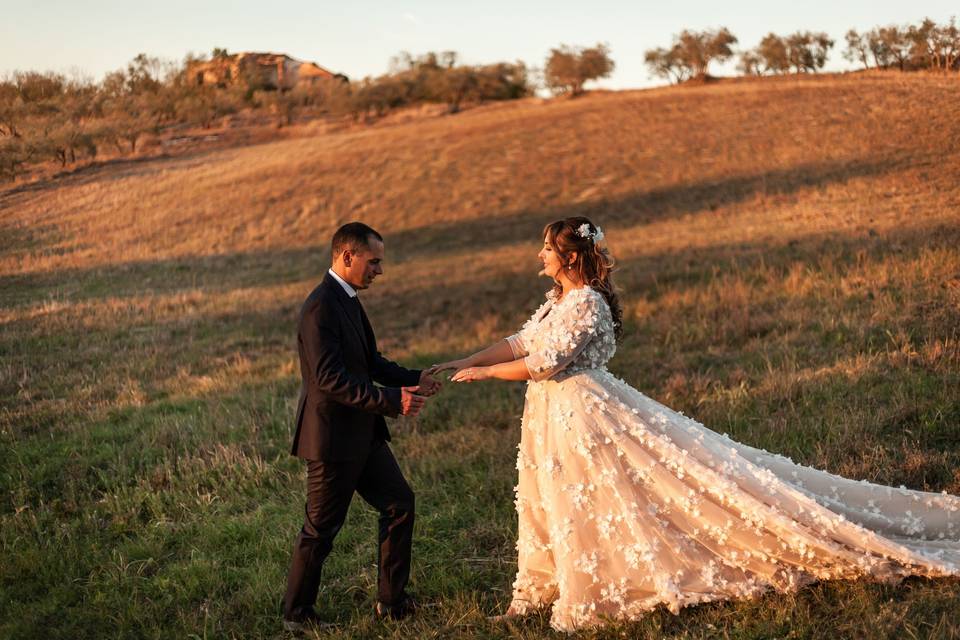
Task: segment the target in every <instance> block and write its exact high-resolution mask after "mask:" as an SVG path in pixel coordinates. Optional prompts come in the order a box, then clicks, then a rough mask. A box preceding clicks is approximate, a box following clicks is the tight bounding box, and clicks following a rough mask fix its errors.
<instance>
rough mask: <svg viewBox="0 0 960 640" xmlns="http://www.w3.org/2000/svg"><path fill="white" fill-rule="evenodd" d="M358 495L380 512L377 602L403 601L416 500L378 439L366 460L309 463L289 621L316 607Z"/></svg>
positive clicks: (290, 580) (287, 599)
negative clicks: (328, 563)
mask: <svg viewBox="0 0 960 640" xmlns="http://www.w3.org/2000/svg"><path fill="white" fill-rule="evenodd" d="M354 492H356V493H358V494H360V497H362V498H363V499H364V500H365V501H367V502H368V503H369V504H370V505H371V506H372V507H373V508H375V509H376V510H377V511H378V512H379V513H380V519H379V527H378V535H377V539H378V554H377V566H378V569H379V576H378V578H377V598H378V599H379V600H380V602H383V603H384V604H389V605H393V604H397V603H399V602H400V601H401V600H402V599H403V598H404V595H405V593H404V588H405V587H406V584H407V580H408V579H409V577H410V548H411V543H412V540H413V517H414V516H413V513H414V495H413V491H412V490H411V489H410V486H409V485H408V484H407V481H406V479H404V477H403V473H402V472H401V471H400V467H399V465H397V460H396V458H394V457H393V452H392V451H391V450H390V447H389V446H388V445H387V443H386V442H383V441H381V440H378V441H376V442H375V443H374V444H373V447H372V449H371V451H370V453H369V454H368V455H367V457H366V458H364V459H361V460H348V461H342V462H322V461H313V460H308V461H307V503H306V509H305V511H306V517H305V519H304V523H303V528H302V529H301V530H300V534H299V535H298V536H297V540H296V543H295V544H294V547H293V559H292V561H291V563H290V573H289V574H288V576H287V592H286V595H285V596H284V598H283V612H284V616H285V617H287V618H290V619H293V618H296V617H298V616H300V615H301V614H302V612H303V611H305V610H306V608H307V607H311V606H313V604H314V603H315V602H316V600H317V592H318V591H319V589H320V571H321V569H322V568H323V561H324V560H326V558H327V556H328V555H329V554H330V550H331V549H332V548H333V539H334V537H336V535H337V532H339V531H340V528H341V527H342V526H343V522H344V520H345V519H346V517H347V509H348V508H349V506H350V500H351V499H352V498H353V493H354Z"/></svg>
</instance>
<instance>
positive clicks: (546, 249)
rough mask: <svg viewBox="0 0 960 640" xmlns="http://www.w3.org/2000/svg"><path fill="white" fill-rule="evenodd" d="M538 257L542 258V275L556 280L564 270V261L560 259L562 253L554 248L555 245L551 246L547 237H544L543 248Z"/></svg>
mask: <svg viewBox="0 0 960 640" xmlns="http://www.w3.org/2000/svg"><path fill="white" fill-rule="evenodd" d="M537 257H538V258H540V262H541V263H542V264H543V269H541V270H540V275H542V276H547V277H548V278H553V279H554V280H556V279H557V277H558V276H559V275H560V273H561V272H562V271H563V263H562V262H561V261H560V255H559V254H558V253H557V252H556V251H554V250H553V247H551V246H550V242H548V240H547V239H546V238H544V239H543V248H542V249H540V253H538V254H537Z"/></svg>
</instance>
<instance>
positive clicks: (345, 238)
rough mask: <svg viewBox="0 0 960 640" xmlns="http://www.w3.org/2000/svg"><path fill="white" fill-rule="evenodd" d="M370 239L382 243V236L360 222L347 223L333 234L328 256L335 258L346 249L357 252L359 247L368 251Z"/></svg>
mask: <svg viewBox="0 0 960 640" xmlns="http://www.w3.org/2000/svg"><path fill="white" fill-rule="evenodd" d="M371 237H373V238H376V239H377V240H379V241H380V242H383V236H381V235H380V234H379V233H377V232H376V231H374V230H373V229H372V228H370V227H368V226H367V225H365V224H363V223H362V222H348V223H347V224H345V225H343V226H342V227H340V228H339V229H337V232H336V233H335V234H333V240H331V241H330V255H331V256H332V257H334V258H336V257H337V256H338V255H340V254H341V253H343V252H344V251H346V250H347V249H349V250H350V251H357V250H358V249H360V247H363V248H364V249H369V248H370V238H371Z"/></svg>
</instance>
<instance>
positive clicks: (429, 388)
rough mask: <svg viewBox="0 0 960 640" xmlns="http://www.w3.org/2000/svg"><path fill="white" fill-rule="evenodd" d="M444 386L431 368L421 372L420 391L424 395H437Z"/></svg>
mask: <svg viewBox="0 0 960 640" xmlns="http://www.w3.org/2000/svg"><path fill="white" fill-rule="evenodd" d="M441 388H443V385H442V384H440V381H439V380H437V379H435V378H434V377H433V371H432V370H430V369H425V370H424V371H423V372H422V373H421V374H420V385H419V393H420V395H422V396H426V397H429V396H432V395H435V394H436V393H437V392H439V391H440V389H441Z"/></svg>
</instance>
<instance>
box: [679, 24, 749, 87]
mask: <svg viewBox="0 0 960 640" xmlns="http://www.w3.org/2000/svg"><path fill="white" fill-rule="evenodd" d="M736 43H737V38H736V36H734V35H733V34H732V33H730V31H729V30H727V28H726V27H723V28H720V29H717V30H715V31H687V30H684V31H682V32H680V35H679V36H677V42H676V44H677V45H679V49H678V55H679V57H680V60H681V62H682V63H683V64H684V65H685V66H686V67H687V69H689V71H690V74H691V75H692V76H693V77H694V78H705V77H706V76H707V71H708V70H709V68H710V63H711V62H714V61H716V62H725V61H726V60H729V59H730V58H731V57H733V49H732V48H731V47H732V46H733V45H734V44H736Z"/></svg>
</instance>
